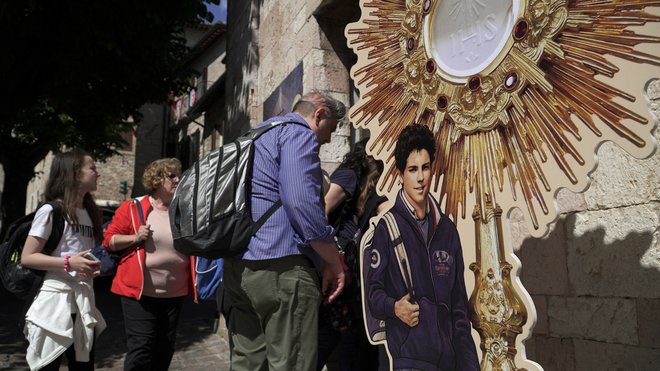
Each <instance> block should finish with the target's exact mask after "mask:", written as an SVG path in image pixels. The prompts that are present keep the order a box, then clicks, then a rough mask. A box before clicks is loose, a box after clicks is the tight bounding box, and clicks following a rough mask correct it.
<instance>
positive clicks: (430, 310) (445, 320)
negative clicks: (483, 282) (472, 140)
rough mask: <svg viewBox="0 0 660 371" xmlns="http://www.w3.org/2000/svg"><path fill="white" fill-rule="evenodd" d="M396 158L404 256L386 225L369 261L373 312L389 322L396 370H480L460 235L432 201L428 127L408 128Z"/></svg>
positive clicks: (367, 285)
mask: <svg viewBox="0 0 660 371" xmlns="http://www.w3.org/2000/svg"><path fill="white" fill-rule="evenodd" d="M394 157H395V160H396V166H397V169H398V170H399V177H400V183H401V184H402V189H401V190H400V191H399V193H398V196H397V198H396V202H395V204H394V206H393V207H392V208H391V209H390V210H389V212H390V213H392V215H393V216H394V220H395V222H396V224H397V226H398V228H399V230H400V233H401V239H402V241H403V245H404V247H405V252H400V253H399V254H398V255H397V254H396V253H395V250H394V245H393V242H392V240H391V238H390V234H389V232H388V229H387V225H386V222H385V220H384V219H381V221H380V223H379V224H378V226H377V227H376V231H375V234H374V240H373V244H372V245H371V246H372V248H371V250H370V251H367V254H370V255H367V256H366V257H367V258H369V259H370V265H369V268H368V272H367V273H366V282H365V296H366V298H365V299H366V302H367V305H368V306H369V309H370V311H371V314H372V315H373V316H374V317H375V318H377V319H380V320H383V321H385V328H386V334H387V335H386V340H387V348H388V351H389V353H390V355H391V356H392V361H393V369H394V370H429V371H430V370H434V371H435V370H442V371H448V370H479V362H478V358H477V351H476V347H475V345H474V342H473V340H472V336H471V335H470V320H469V319H468V299H467V294H466V291H465V282H464V280H463V269H464V266H463V253H462V249H461V243H460V240H459V236H458V232H457V230H456V226H455V225H454V223H453V222H452V221H451V220H449V218H447V217H446V216H445V215H443V214H442V213H441V212H440V207H439V205H438V203H437V201H436V200H435V199H434V198H433V197H432V196H430V195H429V189H430V185H431V178H432V174H431V167H432V164H433V160H434V157H435V141H434V139H433V134H432V133H431V131H430V130H429V128H428V127H426V126H424V125H419V124H413V125H410V126H408V127H406V128H405V129H404V130H403V132H402V133H401V135H400V136H399V139H398V142H397V144H396V147H395V149H394Z"/></svg>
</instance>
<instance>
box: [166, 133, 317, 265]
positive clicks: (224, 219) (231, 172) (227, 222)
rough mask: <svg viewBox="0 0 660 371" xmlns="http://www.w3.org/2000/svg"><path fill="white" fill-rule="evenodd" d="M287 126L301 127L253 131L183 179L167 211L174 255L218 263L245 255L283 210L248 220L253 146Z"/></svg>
mask: <svg viewBox="0 0 660 371" xmlns="http://www.w3.org/2000/svg"><path fill="white" fill-rule="evenodd" d="M289 123H291V124H297V125H302V126H304V125H303V124H301V123H298V122H295V121H290V122H287V121H277V122H272V123H269V124H267V125H264V126H262V127H260V128H257V129H253V130H251V131H249V132H248V133H247V134H246V135H244V136H242V137H240V138H238V139H236V140H235V141H234V142H232V143H227V144H225V145H224V146H222V147H221V148H219V149H217V150H215V151H213V152H211V153H209V154H208V155H207V156H205V157H204V158H202V159H201V160H199V161H197V162H196V163H195V165H194V166H193V167H192V168H190V169H188V170H187V171H186V172H184V173H183V175H182V176H181V180H180V182H179V185H178V186H177V188H176V192H175V193H174V198H173V199H172V202H171V203H170V208H169V215H170V227H171V228H172V237H173V238H174V248H175V249H176V250H177V251H179V252H180V253H182V254H186V255H194V256H201V257H203V258H207V259H217V258H229V257H232V256H235V255H238V254H240V253H242V252H243V251H245V249H247V246H248V243H250V238H251V237H252V236H253V235H254V234H255V233H256V232H257V230H259V228H260V227H261V225H263V224H264V223H265V222H266V220H267V219H268V218H269V217H270V216H271V215H273V213H274V212H275V211H276V210H277V209H278V208H279V207H280V206H281V205H282V201H281V200H278V201H277V202H276V203H274V204H273V205H272V206H271V207H270V208H269V209H268V210H267V211H266V213H265V214H264V215H263V216H262V217H261V218H259V220H256V221H253V220H252V214H251V211H250V184H252V180H251V177H252V164H253V161H254V145H253V144H254V141H255V140H257V138H259V137H260V136H261V135H262V134H263V133H265V132H267V131H268V130H270V129H272V128H274V127H275V126H278V125H282V124H289ZM305 127H307V126H305Z"/></svg>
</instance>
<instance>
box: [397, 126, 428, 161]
mask: <svg viewBox="0 0 660 371" xmlns="http://www.w3.org/2000/svg"><path fill="white" fill-rule="evenodd" d="M422 149H425V150H426V151H427V152H428V153H429V159H430V160H431V164H433V160H435V140H434V139H433V133H431V130H430V129H429V128H428V127H427V126H426V125H421V124H417V123H415V124H412V125H409V126H407V127H406V128H405V129H403V131H402V132H401V134H400V135H399V139H398V140H397V142H396V146H395V147H394V160H395V161H396V168H397V169H399V171H400V172H402V173H403V170H404V169H405V168H406V161H407V160H408V156H410V153H412V152H413V151H421V150H422Z"/></svg>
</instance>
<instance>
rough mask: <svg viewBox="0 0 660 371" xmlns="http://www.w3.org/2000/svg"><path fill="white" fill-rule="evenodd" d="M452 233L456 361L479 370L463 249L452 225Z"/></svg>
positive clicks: (463, 367)
mask: <svg viewBox="0 0 660 371" xmlns="http://www.w3.org/2000/svg"><path fill="white" fill-rule="evenodd" d="M452 229H453V230H452V233H451V236H450V241H447V242H449V245H448V246H453V247H454V249H455V250H454V251H455V254H454V259H455V261H456V270H455V271H454V272H455V277H454V287H452V291H451V308H452V312H451V314H452V325H453V326H452V327H453V330H454V340H453V343H454V349H455V350H456V355H457V357H456V361H457V363H458V367H457V368H458V369H459V370H463V371H478V370H479V358H478V356H477V348H476V346H475V345H474V340H473V339H472V334H471V330H472V327H471V325H470V318H469V314H468V313H469V312H468V298H467V291H466V289H465V279H464V277H463V274H464V270H465V267H464V263H463V249H462V248H461V241H460V239H459V236H458V232H457V230H456V227H455V226H453V225H452Z"/></svg>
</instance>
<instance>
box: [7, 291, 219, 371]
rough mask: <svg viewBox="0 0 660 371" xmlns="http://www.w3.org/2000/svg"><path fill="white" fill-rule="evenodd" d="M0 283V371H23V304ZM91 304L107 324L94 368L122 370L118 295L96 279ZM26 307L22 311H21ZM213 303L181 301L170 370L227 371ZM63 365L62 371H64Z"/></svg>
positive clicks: (99, 341) (24, 364)
mask: <svg viewBox="0 0 660 371" xmlns="http://www.w3.org/2000/svg"><path fill="white" fill-rule="evenodd" d="M1 286H2V285H0V370H27V369H28V367H27V363H26V362H25V349H26V348H27V342H26V341H25V338H24V337H23V336H22V334H21V333H20V332H19V329H18V323H19V321H20V317H21V313H22V312H23V311H24V309H23V302H21V301H19V300H17V299H15V298H14V297H13V296H12V295H11V294H9V293H7V292H6V291H4V288H2V287H1ZM94 288H95V291H96V304H97V307H98V308H99V309H100V310H101V312H102V313H103V317H104V318H105V320H106V322H107V323H108V327H107V328H106V330H105V331H104V332H103V333H102V334H101V335H100V336H99V338H98V340H97V345H96V369H97V370H122V369H123V363H124V356H125V354H126V344H125V338H124V322H123V319H122V315H121V304H120V301H119V297H117V296H116V295H114V294H111V293H110V282H109V280H108V279H106V278H97V282H95V287H94ZM26 309H27V308H26ZM219 322H220V323H221V324H222V325H224V323H223V322H224V321H222V320H221V321H218V320H217V319H216V308H215V302H214V301H204V302H201V304H194V303H193V302H192V299H191V298H189V299H188V300H186V302H185V304H184V306H183V311H182V313H181V319H180V322H179V331H178V336H177V350H176V352H175V353H174V358H173V359H172V364H171V365H170V370H186V371H194V370H219V371H226V370H229V346H228V344H227V341H226V340H225V339H226V337H224V336H222V335H224V334H225V333H226V329H225V328H224V326H220V329H219V330H216V327H217V324H218V323H219ZM64 363H65V362H63V365H62V367H60V369H61V370H67V367H66V366H65V365H64Z"/></svg>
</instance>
